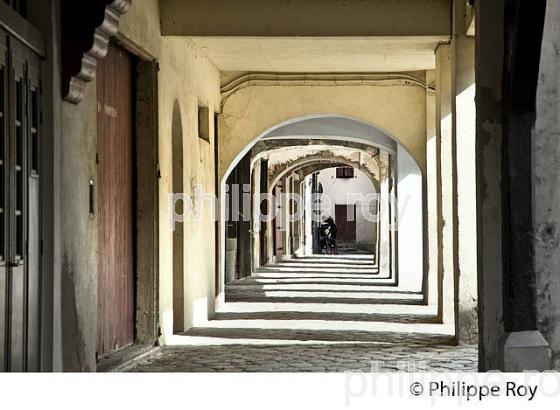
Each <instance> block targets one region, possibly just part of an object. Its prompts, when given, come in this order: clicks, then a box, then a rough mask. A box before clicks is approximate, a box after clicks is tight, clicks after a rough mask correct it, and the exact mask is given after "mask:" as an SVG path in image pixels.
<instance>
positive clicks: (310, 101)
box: [219, 84, 426, 178]
mask: <svg viewBox="0 0 560 410" xmlns="http://www.w3.org/2000/svg"><path fill="white" fill-rule="evenodd" d="M311 114H338V115H345V116H350V117H354V118H356V119H359V120H363V121H366V122H368V123H370V124H372V125H374V126H377V127H378V128H381V129H382V130H384V131H386V132H387V133H389V135H391V136H393V137H394V138H395V139H396V140H397V141H398V142H400V143H401V144H403V145H404V147H405V148H406V149H408V150H409V151H410V153H411V154H412V155H413V157H414V159H415V160H416V161H417V162H418V165H419V166H420V168H421V169H422V171H424V170H425V169H426V167H425V164H426V159H425V158H426V154H425V152H426V90H425V88H423V87H421V86H418V85H405V84H401V85H361V86H354V85H334V84H330V85H325V86H317V85H315V86H306V85H289V86H288V85H268V86H248V87H245V88H241V89H239V90H238V91H237V92H235V93H234V94H232V95H230V96H229V97H228V98H227V99H226V100H225V103H224V106H223V110H222V114H221V116H220V130H219V135H220V139H221V140H222V141H227V144H226V143H222V144H219V162H220V163H219V175H220V178H222V177H223V176H224V174H225V173H226V171H227V169H228V167H229V166H230V164H231V163H232V161H233V160H234V159H235V158H236V157H237V156H238V155H239V153H240V152H241V151H242V150H243V149H244V148H245V147H246V146H247V145H248V144H250V143H251V142H252V141H253V140H254V139H255V138H257V137H258V136H259V135H261V134H262V133H264V132H265V131H267V130H268V129H270V128H271V127H273V126H276V125H278V124H279V123H282V122H284V121H287V120H290V119H294V118H298V117H303V116H307V115H311Z"/></svg>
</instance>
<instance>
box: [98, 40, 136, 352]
mask: <svg viewBox="0 0 560 410" xmlns="http://www.w3.org/2000/svg"><path fill="white" fill-rule="evenodd" d="M97 111H98V112H97V153H98V170H97V179H98V181H97V184H98V201H97V203H98V249H99V255H98V258H99V259H98V260H99V262H98V263H99V264H98V279H97V280H98V283H97V287H98V292H97V352H98V355H99V356H103V355H106V354H107V353H110V352H112V351H115V350H118V349H120V348H122V347H125V346H128V345H130V344H132V343H133V341H134V264H133V191H132V187H133V169H132V167H133V163H132V149H133V146H132V62H131V57H130V55H129V54H128V53H127V52H126V51H124V50H122V49H121V48H119V47H117V46H115V45H113V44H111V45H110V47H109V53H108V54H107V57H106V58H105V59H103V60H102V61H101V62H100V64H99V66H98V69H97Z"/></svg>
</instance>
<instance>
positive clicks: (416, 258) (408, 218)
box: [397, 145, 424, 290]
mask: <svg viewBox="0 0 560 410" xmlns="http://www.w3.org/2000/svg"><path fill="white" fill-rule="evenodd" d="M397 206H398V214H397V215H398V221H397V224H398V225H397V227H398V230H397V235H398V237H397V238H398V239H397V241H398V246H397V247H398V262H399V264H398V272H399V281H400V285H402V286H403V287H406V288H407V289H409V290H421V289H422V277H423V263H422V259H423V246H424V244H423V235H422V226H423V220H422V173H421V171H420V168H419V167H418V165H417V164H416V162H415V161H414V159H413V158H412V156H411V155H410V154H409V153H408V152H407V151H406V150H405V149H404V148H402V147H401V146H400V145H399V146H398V148H397Z"/></svg>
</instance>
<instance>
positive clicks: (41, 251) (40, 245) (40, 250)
mask: <svg viewBox="0 0 560 410" xmlns="http://www.w3.org/2000/svg"><path fill="white" fill-rule="evenodd" d="M39 253H40V254H41V255H42V254H43V240H42V239H41V243H40V244H39Z"/></svg>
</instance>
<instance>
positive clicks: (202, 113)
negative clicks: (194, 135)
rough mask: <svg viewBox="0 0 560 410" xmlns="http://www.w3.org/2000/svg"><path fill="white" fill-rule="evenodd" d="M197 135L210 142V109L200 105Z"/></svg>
mask: <svg viewBox="0 0 560 410" xmlns="http://www.w3.org/2000/svg"><path fill="white" fill-rule="evenodd" d="M198 136H199V138H201V139H203V140H204V141H207V142H210V109H209V108H208V107H204V106H200V105H199V106H198Z"/></svg>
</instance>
